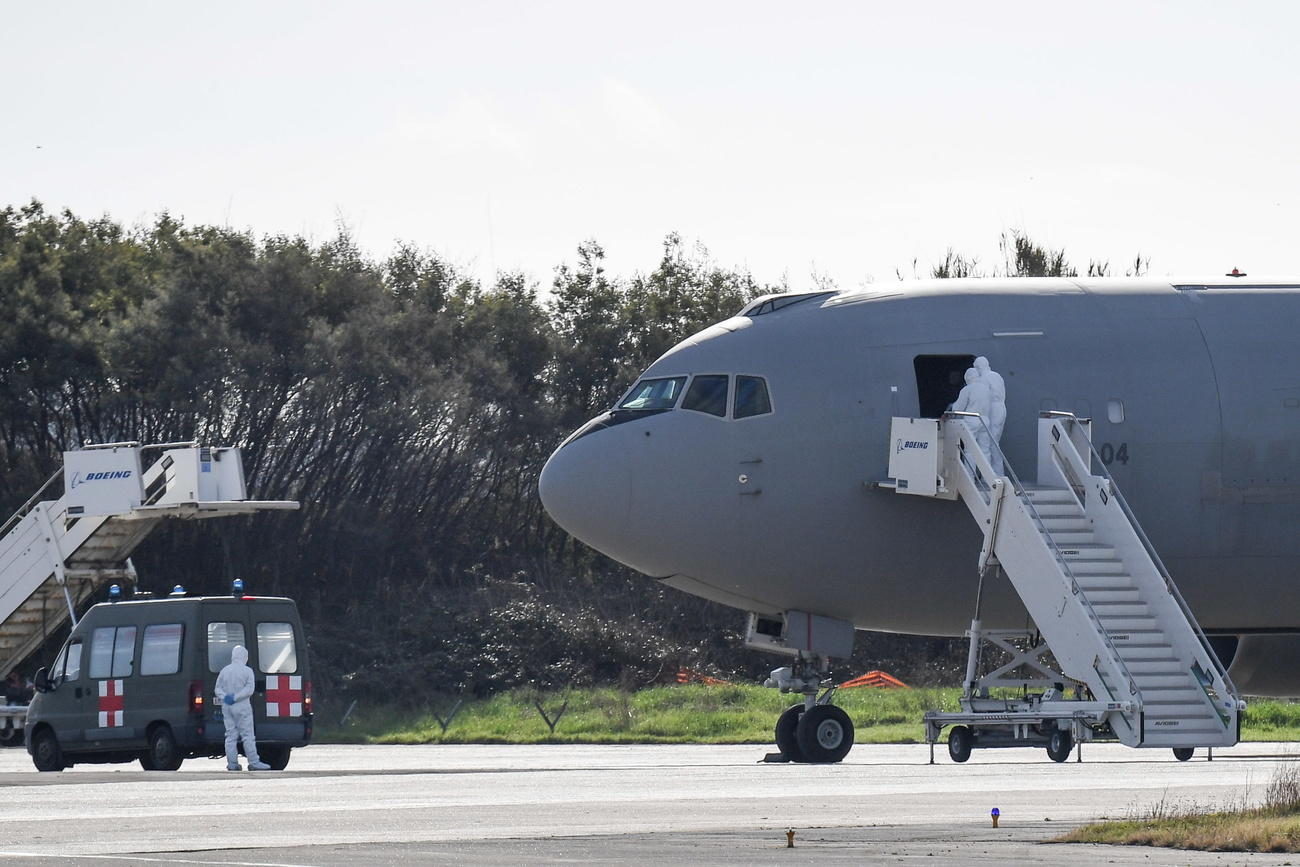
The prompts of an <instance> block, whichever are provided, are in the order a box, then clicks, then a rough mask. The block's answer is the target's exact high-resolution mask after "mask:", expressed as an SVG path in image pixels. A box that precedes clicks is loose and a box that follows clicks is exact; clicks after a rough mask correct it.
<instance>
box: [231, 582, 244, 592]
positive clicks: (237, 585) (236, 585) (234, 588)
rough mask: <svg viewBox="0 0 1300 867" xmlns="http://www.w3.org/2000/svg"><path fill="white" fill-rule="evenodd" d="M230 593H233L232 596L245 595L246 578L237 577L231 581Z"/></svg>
mask: <svg viewBox="0 0 1300 867" xmlns="http://www.w3.org/2000/svg"><path fill="white" fill-rule="evenodd" d="M230 595H232V596H243V595H244V579H243V578H236V579H235V580H234V581H232V582H230Z"/></svg>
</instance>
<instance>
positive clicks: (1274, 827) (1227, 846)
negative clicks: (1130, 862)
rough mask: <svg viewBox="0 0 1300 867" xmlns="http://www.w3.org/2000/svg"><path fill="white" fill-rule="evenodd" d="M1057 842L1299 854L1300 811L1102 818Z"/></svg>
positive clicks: (1257, 810)
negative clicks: (1111, 819)
mask: <svg viewBox="0 0 1300 867" xmlns="http://www.w3.org/2000/svg"><path fill="white" fill-rule="evenodd" d="M1055 842H1059V843H1111V844H1121V845H1128V846H1162V847H1166V848H1172V849H1199V850H1202V851H1206V852H1298V851H1300V815H1297V814H1294V813H1292V814H1286V815H1277V814H1276V813H1274V812H1273V811H1271V810H1269V809H1266V808H1260V809H1256V810H1245V811H1241V812H1236V811H1227V812H1221V813H1202V814H1196V815H1183V816H1174V817H1171V818H1164V819H1128V820H1120V821H1115V822H1100V823H1098V824H1095V825H1085V826H1083V827H1081V828H1076V829H1075V830H1073V831H1071V832H1070V833H1068V834H1066V835H1064V836H1063V837H1060V838H1058V839H1057V840H1056V841H1055Z"/></svg>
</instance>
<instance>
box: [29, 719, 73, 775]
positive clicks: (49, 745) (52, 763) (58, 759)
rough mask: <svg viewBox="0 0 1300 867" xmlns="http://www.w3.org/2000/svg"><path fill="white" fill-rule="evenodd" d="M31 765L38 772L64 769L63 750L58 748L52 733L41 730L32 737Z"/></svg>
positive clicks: (56, 740) (57, 741)
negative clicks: (34, 766)
mask: <svg viewBox="0 0 1300 867" xmlns="http://www.w3.org/2000/svg"><path fill="white" fill-rule="evenodd" d="M32 763H33V764H34V765H36V770H38V771H61V770H63V769H64V768H65V767H66V765H64V764H63V748H62V747H60V746H59V739H58V738H57V737H55V736H54V732H52V731H50V730H49V729H41V730H40V731H39V732H37V733H36V734H34V735H32Z"/></svg>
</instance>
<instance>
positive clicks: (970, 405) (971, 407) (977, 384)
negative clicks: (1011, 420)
mask: <svg viewBox="0 0 1300 867" xmlns="http://www.w3.org/2000/svg"><path fill="white" fill-rule="evenodd" d="M952 409H953V410H954V411H955V412H973V413H976V414H977V415H979V416H980V417H981V418H983V419H984V423H983V424H981V423H980V421H979V419H974V418H966V419H962V422H963V423H964V424H965V425H966V429H967V430H969V431H970V433H971V436H973V437H974V438H975V442H976V444H977V445H979V447H980V451H982V452H984V455H985V457H991V452H992V449H990V448H989V429H988V420H989V416H990V415H991V414H992V410H993V392H992V390H991V389H990V388H989V384H988V383H987V382H985V381H984V380H982V379H980V375H979V371H978V370H976V369H975V368H973V367H972V368H970V369H969V370H967V371H966V385H965V386H964V387H963V388H962V390H961V393H960V394H958V395H957V399H956V400H955V401H953V404H952Z"/></svg>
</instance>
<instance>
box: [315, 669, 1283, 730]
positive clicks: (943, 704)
mask: <svg viewBox="0 0 1300 867" xmlns="http://www.w3.org/2000/svg"><path fill="white" fill-rule="evenodd" d="M960 695H961V691H960V690H958V689H947V688H945V689H848V690H841V691H840V692H838V693H837V694H836V697H835V703H836V704H837V705H839V706H840V707H842V708H844V710H845V711H846V712H847V713H848V714H849V717H850V718H851V719H852V720H853V724H854V727H855V729H856V733H855V739H856V741H857V742H858V743H889V744H906V743H923V742H924V739H925V733H924V729H923V727H922V725H921V717H922V715H923V714H924V713H925V712H926V711H927V710H931V709H940V710H949V711H952V710H956V709H957V699H958V697H959V696H960ZM565 701H567V702H568V706H567V708H566V709H565V712H564V714H563V716H562V717H560V720H559V722H558V724H557V725H556V726H555V730H554V731H553V732H552V731H551V730H550V729H549V727H548V726H547V724H546V722H545V721H544V720H543V719H542V716H541V714H539V713H538V712H537V709H536V707H535V705H534V702H540V703H541V705H542V707H543V708H544V709H545V710H546V712H547V714H548V715H550V716H551V718H552V719H554V718H555V714H556V713H557V712H558V710H559V709H560V707H561V705H562V704H563V703H564V702H565ZM795 701H796V697H794V696H788V695H781V694H779V693H778V692H777V691H776V690H773V689H767V688H764V687H761V686H749V685H725V686H706V685H702V684H682V685H671V686H655V687H649V688H646V689H642V690H638V691H636V692H624V691H622V690H618V689H613V688H593V689H575V690H571V691H567V692H538V691H536V690H515V691H511V692H505V693H500V694H497V695H494V696H491V697H489V698H485V699H481V700H468V699H467V700H466V701H465V702H464V704H463V705H462V707H461V709H460V711H459V713H458V714H457V715H456V717H455V719H454V720H452V722H451V724H450V725H449V726H448V727H447V729H446V731H443V729H442V726H441V725H440V724H439V723H438V721H437V719H436V718H435V715H434V714H435V712H436V713H439V714H442V715H443V717H444V719H445V716H446V714H447V713H448V712H449V711H450V710H451V708H452V706H453V705H454V704H455V702H456V698H455V697H451V696H435V697H432V698H431V699H430V700H429V701H428V702H426V703H425V704H424V707H423V708H398V707H392V706H378V705H375V706H365V705H359V706H358V707H357V709H356V710H355V711H354V712H353V714H352V715H351V717H350V718H349V720H348V722H347V724H345V725H340V724H339V723H338V721H337V718H334V719H331V716H330V714H331V713H340V714H341V711H333V710H331V709H330V708H328V707H326V706H325V705H324V704H323V703H322V707H321V712H320V713H318V715H317V725H316V733H315V740H316V741H317V742H318V743H377V744H438V743H444V744H467V743H480V744H536V743H593V744H596V743H605V744H626V743H642V744H650V743H673V744H676V743H700V744H742V743H754V744H766V743H771V742H772V729H773V726H774V725H775V723H776V718H777V716H778V715H779V714H780V713H781V711H782V710H784V709H785V708H787V707H789V706H790V705H791V704H793V703H795ZM1242 735H1243V739H1244V740H1269V741H1300V705H1297V704H1290V703H1288V702H1278V701H1260V702H1257V703H1253V704H1251V705H1250V707H1249V709H1248V710H1247V712H1246V719H1245V722H1244V725H1243V729H1242Z"/></svg>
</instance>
